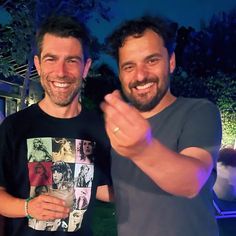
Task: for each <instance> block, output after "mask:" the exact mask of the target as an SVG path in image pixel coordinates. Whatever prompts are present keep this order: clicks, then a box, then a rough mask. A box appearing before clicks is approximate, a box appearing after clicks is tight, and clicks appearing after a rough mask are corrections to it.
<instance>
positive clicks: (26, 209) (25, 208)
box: [24, 197, 33, 220]
mask: <svg viewBox="0 0 236 236" xmlns="http://www.w3.org/2000/svg"><path fill="white" fill-rule="evenodd" d="M30 200H32V197H29V198H27V199H25V205H24V210H25V216H26V217H27V218H28V219H29V220H30V219H33V217H32V216H31V215H30V214H29V202H30Z"/></svg>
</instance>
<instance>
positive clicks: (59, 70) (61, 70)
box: [55, 61, 67, 77]
mask: <svg viewBox="0 0 236 236" xmlns="http://www.w3.org/2000/svg"><path fill="white" fill-rule="evenodd" d="M55 72H56V74H57V76H58V77H64V76H65V75H66V73H67V68H66V63H65V62H64V61H59V62H58V63H57V67H56V71H55Z"/></svg>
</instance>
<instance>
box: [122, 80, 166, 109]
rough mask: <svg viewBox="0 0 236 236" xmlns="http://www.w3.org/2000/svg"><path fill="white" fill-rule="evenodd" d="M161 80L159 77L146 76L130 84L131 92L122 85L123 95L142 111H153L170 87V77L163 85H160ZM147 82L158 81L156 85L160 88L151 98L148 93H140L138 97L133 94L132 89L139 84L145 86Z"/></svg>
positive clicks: (128, 101)
mask: <svg viewBox="0 0 236 236" xmlns="http://www.w3.org/2000/svg"><path fill="white" fill-rule="evenodd" d="M159 81H160V79H159V78H158V77H152V78H145V79H144V80H143V81H134V82H133V83H130V84H129V89H130V91H131V93H128V92H127V91H126V90H125V88H124V87H123V86H122V89H121V96H122V98H123V99H124V100H125V101H126V102H127V103H130V104H131V105H133V106H134V107H135V108H136V109H138V110H139V111H140V112H147V111H151V110H152V109H153V108H154V107H156V106H157V105H158V104H159V103H160V101H161V100H162V98H163V97H164V96H165V94H166V92H167V91H168V88H169V83H168V78H167V79H166V80H165V81H166V83H163V86H162V87H158V85H159ZM147 83H156V87H157V88H158V89H157V90H156V92H155V94H154V95H153V96H152V97H151V98H149V97H148V94H147V93H143V94H139V96H138V97H137V96H135V95H133V94H132V89H135V87H137V86H143V85H145V84H147Z"/></svg>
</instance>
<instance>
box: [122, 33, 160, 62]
mask: <svg viewBox="0 0 236 236" xmlns="http://www.w3.org/2000/svg"><path fill="white" fill-rule="evenodd" d="M163 48H164V41H163V39H162V37H160V36H159V35H158V34H157V33H156V32H154V31H153V30H151V29H147V30H145V31H144V33H143V34H142V35H140V36H137V37H136V36H128V37H127V38H126V39H125V40H124V43H123V45H122V47H120V48H119V59H122V58H123V57H124V56H125V57H127V56H132V55H136V54H137V53H139V54H140V55H141V54H142V52H143V53H147V52H149V51H150V52H159V51H161V50H163Z"/></svg>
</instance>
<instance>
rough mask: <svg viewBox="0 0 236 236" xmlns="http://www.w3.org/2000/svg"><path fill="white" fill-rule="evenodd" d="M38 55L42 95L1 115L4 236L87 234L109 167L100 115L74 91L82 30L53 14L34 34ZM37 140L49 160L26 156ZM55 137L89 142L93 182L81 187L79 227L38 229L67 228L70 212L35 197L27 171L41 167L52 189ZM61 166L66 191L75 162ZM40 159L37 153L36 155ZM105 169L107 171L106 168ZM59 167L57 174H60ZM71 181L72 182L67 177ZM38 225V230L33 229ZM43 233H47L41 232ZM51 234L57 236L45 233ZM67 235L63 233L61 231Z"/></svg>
mask: <svg viewBox="0 0 236 236" xmlns="http://www.w3.org/2000/svg"><path fill="white" fill-rule="evenodd" d="M36 41H37V47H38V52H37V55H35V57H34V62H35V66H36V69H37V72H38V74H39V76H40V81H41V84H42V87H43V89H44V91H45V96H44V98H43V99H42V100H41V101H40V102H39V103H37V104H34V105H32V106H30V107H28V108H26V109H24V110H22V111H20V112H17V113H15V114H13V115H10V116H9V117H7V118H6V119H5V120H4V122H3V123H2V124H1V126H0V140H1V143H0V215H3V216H6V217H7V218H6V219H5V235H7V236H16V235H17V236H41V235H44V236H49V235H57V236H64V235H70V236H73V235H81V236H91V235H92V229H91V225H92V223H91V219H92V206H93V205H94V204H93V202H94V200H95V197H96V192H97V191H98V192H99V189H100V188H102V186H103V185H105V184H108V183H110V178H109V174H107V173H109V172H108V170H107V169H106V165H104V163H109V159H108V158H109V155H110V150H109V140H108V138H106V132H105V128H104V122H103V119H102V117H100V116H98V115H97V114H96V113H95V112H91V111H88V110H87V109H85V108H84V107H83V109H82V107H81V104H80V102H79V101H80V99H79V96H80V90H81V84H82V81H83V79H85V77H86V76H87V74H88V71H89V68H90V65H91V58H90V57H89V42H90V38H89V35H88V32H87V30H86V28H85V27H84V26H83V25H82V24H81V23H79V22H78V21H77V20H76V19H74V18H71V17H66V16H53V17H50V18H49V19H47V20H46V21H45V23H43V25H42V26H41V28H40V29H39V31H38V34H37V37H36ZM35 139H43V140H44V142H45V143H47V151H48V153H49V156H50V157H51V158H50V160H49V159H48V160H44V159H40V162H38V160H39V157H38V156H37V157H35V159H34V160H33V159H32V158H31V157H30V155H29V154H30V151H31V147H32V145H30V144H32V142H33V140H35ZM55 139H57V140H58V139H60V140H63V139H68V140H70V142H71V144H72V143H73V145H75V149H76V150H77V149H78V148H77V147H76V143H79V142H78V140H88V141H91V142H92V143H94V145H95V148H94V150H93V151H94V152H93V153H92V154H91V155H93V158H92V159H91V160H94V161H91V162H90V163H89V164H90V166H93V165H94V168H93V170H94V171H93V172H91V175H93V183H92V184H91V186H90V187H88V188H87V191H89V192H90V195H89V196H90V197H89V198H88V199H87V201H88V207H87V208H86V210H85V212H84V214H83V219H81V222H82V223H81V224H80V226H79V227H71V228H70V229H68V227H64V228H63V229H62V227H53V228H51V227H50V229H49V227H44V226H45V225H47V223H49V222H50V224H51V225H54V226H55V225H57V222H62V221H63V222H68V224H69V223H70V225H71V226H73V224H75V223H74V221H73V219H72V218H71V221H72V222H70V216H69V215H70V214H73V213H74V212H73V211H74V209H70V208H69V207H67V206H66V202H65V201H64V200H62V199H60V198H58V197H55V196H51V195H49V194H48V193H44V194H40V195H39V196H35V194H33V192H34V191H32V190H34V189H35V188H36V187H38V186H40V185H42V184H41V179H35V178H29V173H30V168H32V166H34V165H37V164H41V165H42V164H44V165H45V166H47V171H48V172H47V174H48V179H47V188H48V189H49V188H50V187H51V186H52V185H53V178H52V177H53V167H54V166H55V165H56V164H57V160H55V159H54V157H53V155H52V154H53V152H55V145H53V141H54V140H55ZM35 155H37V153H35ZM73 155H74V156H73V158H71V159H72V160H74V161H71V160H70V162H69V163H66V164H67V165H68V166H69V167H70V169H71V183H72V188H76V187H75V186H74V184H73V183H75V180H76V177H75V176H74V173H75V169H76V166H77V165H80V164H81V163H80V162H79V161H78V158H76V157H77V155H79V153H73ZM40 156H41V154H40ZM108 169H109V168H108ZM63 171H64V172H65V171H66V170H65V169H63V170H62V173H61V175H64V174H65V173H64V172H63ZM73 178H74V179H73ZM35 222H39V223H40V224H39V225H40V227H36V226H35ZM47 230H48V231H47ZM50 231H57V232H50ZM65 231H68V232H65Z"/></svg>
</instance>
